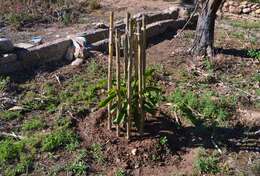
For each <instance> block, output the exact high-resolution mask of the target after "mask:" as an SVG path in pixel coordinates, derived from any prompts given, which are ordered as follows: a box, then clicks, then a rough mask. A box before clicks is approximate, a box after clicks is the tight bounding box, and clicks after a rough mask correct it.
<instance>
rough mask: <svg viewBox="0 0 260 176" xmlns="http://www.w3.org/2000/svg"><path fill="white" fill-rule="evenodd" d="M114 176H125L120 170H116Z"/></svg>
mask: <svg viewBox="0 0 260 176" xmlns="http://www.w3.org/2000/svg"><path fill="white" fill-rule="evenodd" d="M115 176H126V173H125V171H124V170H123V169H121V168H120V169H117V170H116V173H115Z"/></svg>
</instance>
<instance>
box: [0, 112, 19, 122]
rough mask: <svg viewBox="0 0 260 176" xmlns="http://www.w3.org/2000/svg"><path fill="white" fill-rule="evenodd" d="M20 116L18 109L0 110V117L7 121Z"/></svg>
mask: <svg viewBox="0 0 260 176" xmlns="http://www.w3.org/2000/svg"><path fill="white" fill-rule="evenodd" d="M19 117H21V112H20V111H2V112H0V119H4V120H7V121H10V120H14V119H17V118H19Z"/></svg>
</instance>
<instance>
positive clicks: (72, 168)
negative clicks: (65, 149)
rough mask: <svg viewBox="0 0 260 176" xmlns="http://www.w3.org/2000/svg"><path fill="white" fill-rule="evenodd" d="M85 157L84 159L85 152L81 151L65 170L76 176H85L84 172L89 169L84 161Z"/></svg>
mask: <svg viewBox="0 0 260 176" xmlns="http://www.w3.org/2000/svg"><path fill="white" fill-rule="evenodd" d="M85 157H86V151H85V150H81V151H80V152H79V155H78V157H77V158H76V159H75V161H74V162H73V163H72V164H70V165H69V166H68V168H67V170H68V171H69V172H71V173H72V174H73V175H76V176H80V175H86V172H87V170H88V169H89V165H88V164H87V163H86V162H85V161H84V158H85Z"/></svg>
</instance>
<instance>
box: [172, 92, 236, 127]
mask: <svg viewBox="0 0 260 176" xmlns="http://www.w3.org/2000/svg"><path fill="white" fill-rule="evenodd" d="M170 101H171V102H172V103H173V111H175V112H177V113H179V114H180V115H182V116H184V117H186V118H188V119H189V120H190V121H191V122H192V123H193V124H194V125H195V126H198V125H200V124H202V123H203V122H207V121H208V122H210V123H211V124H214V123H218V122H223V121H225V120H227V118H228V117H229V116H230V115H231V112H232V111H234V108H235V105H236V99H235V98H234V97H228V98H226V97H224V96H220V97H217V95H214V93H213V92H205V93H203V94H200V95H198V94H195V93H193V92H191V91H186V92H184V91H181V90H179V89H177V90H175V91H174V92H173V93H172V94H171V97H170Z"/></svg>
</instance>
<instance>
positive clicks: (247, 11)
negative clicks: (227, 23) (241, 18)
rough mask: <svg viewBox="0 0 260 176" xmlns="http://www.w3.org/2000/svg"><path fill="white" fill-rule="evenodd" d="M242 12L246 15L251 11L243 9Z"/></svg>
mask: <svg viewBox="0 0 260 176" xmlns="http://www.w3.org/2000/svg"><path fill="white" fill-rule="evenodd" d="M242 12H243V13H246V14H248V13H250V12H251V9H250V8H244V9H243V10H242Z"/></svg>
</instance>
